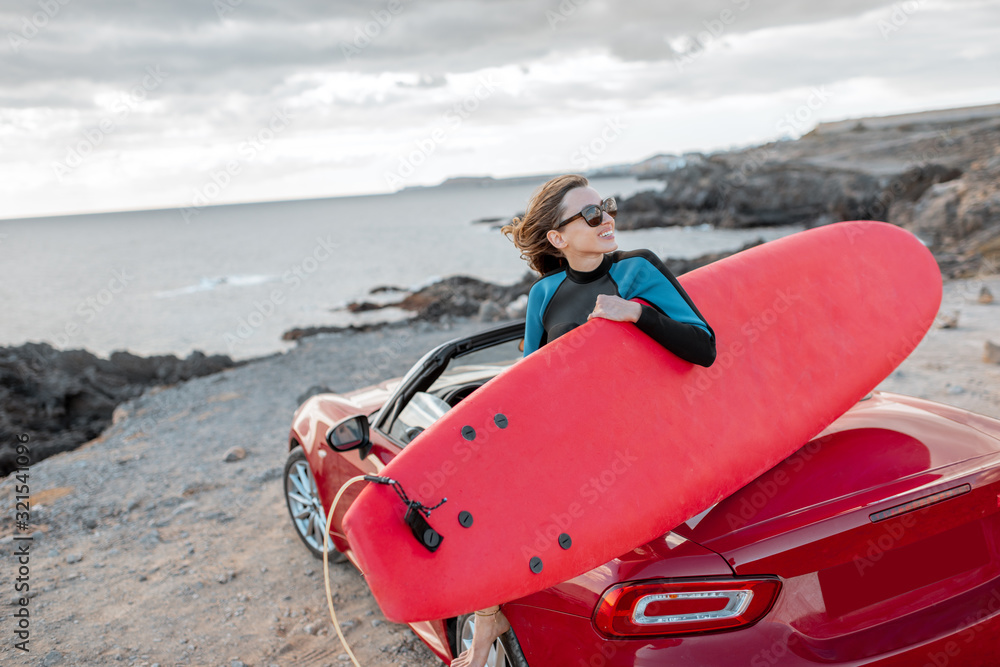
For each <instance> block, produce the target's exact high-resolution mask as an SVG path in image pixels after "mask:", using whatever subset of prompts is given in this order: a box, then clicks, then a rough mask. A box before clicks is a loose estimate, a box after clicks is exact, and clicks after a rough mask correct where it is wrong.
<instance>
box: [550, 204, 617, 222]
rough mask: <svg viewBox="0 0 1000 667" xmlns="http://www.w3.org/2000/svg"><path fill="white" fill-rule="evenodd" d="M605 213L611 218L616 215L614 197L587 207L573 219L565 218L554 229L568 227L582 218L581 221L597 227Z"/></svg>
mask: <svg viewBox="0 0 1000 667" xmlns="http://www.w3.org/2000/svg"><path fill="white" fill-rule="evenodd" d="M605 213H607V214H608V215H610V216H611V217H612V218H614V217H615V216H616V215H618V202H616V201H615V198H614V197H608V198H607V199H605V200H604V201H602V202H601V203H600V204H591V205H590V206H587V207H586V208H584V209H583V210H582V211H580V212H579V213H577V214H576V215H574V216H573V217H571V218H566V219H565V220H563V221H562V222H560V223H559V224H558V225H556V229H559V228H560V227H562V226H563V225H568V224H569V223H571V222H573V221H574V220H576V219H577V218H583V221H584V222H586V223H587V224H588V225H590V226H591V227H597V226H599V225H600V224H601V223H602V222H604V214H605Z"/></svg>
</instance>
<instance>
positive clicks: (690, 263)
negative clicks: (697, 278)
mask: <svg viewBox="0 0 1000 667" xmlns="http://www.w3.org/2000/svg"><path fill="white" fill-rule="evenodd" d="M763 242H764V239H760V238H759V239H757V240H756V241H751V242H750V243H747V244H746V245H744V246H743V247H742V248H740V249H739V250H730V251H725V252H710V253H707V254H705V255H701V256H699V257H695V258H693V259H683V258H679V257H665V258H664V259H663V263H664V264H665V265H666V266H667V268H668V269H670V272H671V273H673V274H674V275H675V276H681V275H684V274H685V273H687V272H688V271H694V270H695V269H700V268H701V267H703V266H705V265H707V264H711V263H712V262H717V261H719V260H720V259H725V258H726V257H729V256H730V255H735V254H736V253H738V252H741V251H743V250H746V249H747V248H753V247H755V246H759V245H760V244H761V243H763Z"/></svg>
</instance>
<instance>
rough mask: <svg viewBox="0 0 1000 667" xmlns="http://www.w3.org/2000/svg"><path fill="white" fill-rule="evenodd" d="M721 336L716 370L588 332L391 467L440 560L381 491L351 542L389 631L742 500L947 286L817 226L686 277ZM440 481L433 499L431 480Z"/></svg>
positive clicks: (579, 567)
mask: <svg viewBox="0 0 1000 667" xmlns="http://www.w3.org/2000/svg"><path fill="white" fill-rule="evenodd" d="M679 281H680V282H681V284H682V285H683V286H684V288H685V290H686V291H687V292H688V294H689V295H690V296H691V298H692V300H693V301H694V302H695V304H697V306H698V308H699V310H700V311H701V313H702V314H703V315H704V316H705V318H706V320H707V321H708V322H709V323H710V324H711V325H712V327H713V329H714V331H715V332H716V340H717V357H716V361H715V363H714V364H713V365H712V366H711V367H709V368H703V367H699V366H695V365H692V364H689V363H687V362H685V361H682V360H681V359H679V358H678V357H676V356H674V355H673V354H671V353H669V352H668V351H666V350H665V349H663V348H662V347H660V346H659V345H657V344H656V343H655V342H654V341H653V340H652V339H650V338H649V337H647V336H646V335H645V334H643V333H642V332H641V331H639V330H638V329H637V328H636V327H635V325H633V324H631V323H621V322H611V321H608V320H603V319H594V320H590V321H589V322H587V323H586V324H584V325H582V326H580V327H578V328H576V329H574V330H573V331H571V332H569V333H567V334H565V335H563V336H561V337H560V338H558V339H556V340H554V341H552V342H551V343H549V344H547V345H545V346H543V347H542V348H541V349H539V350H538V351H536V352H534V353H532V354H530V355H528V356H527V357H525V358H524V359H521V360H519V361H518V362H517V363H515V364H514V365H513V366H511V367H509V368H507V369H506V370H504V371H503V372H501V373H500V374H499V375H497V376H496V377H495V378H493V379H492V380H490V381H489V382H487V383H486V384H485V385H484V386H482V387H481V388H479V389H478V390H476V391H475V392H474V393H473V394H471V395H470V396H469V397H468V398H466V399H465V400H463V401H462V402H461V403H460V404H458V405H457V406H456V407H455V408H453V409H452V410H450V411H449V412H447V413H446V414H445V415H444V416H443V417H442V418H441V419H440V420H438V421H437V422H435V423H434V424H433V425H432V426H431V427H430V428H428V429H427V430H425V431H424V432H423V433H422V434H420V435H419V436H418V437H417V438H416V439H414V441H413V442H412V443H410V444H409V445H407V446H406V448H405V449H404V450H403V452H402V453H401V454H400V455H399V456H398V457H396V458H395V459H394V460H393V461H392V462H390V463H389V465H388V466H387V467H386V468H385V469H384V471H383V472H382V474H383V475H384V476H386V477H389V478H392V479H395V480H398V481H399V482H400V483H401V484H402V485H403V487H404V488H405V490H406V492H407V493H408V494H409V497H411V498H413V499H416V500H418V501H420V502H421V503H423V504H424V505H426V506H428V507H431V506H433V505H435V504H436V503H438V502H439V501H440V500H441V499H442V498H444V497H446V498H447V499H448V500H447V502H446V503H445V504H443V505H442V506H441V507H439V508H437V509H435V510H434V511H433V512H432V513H431V515H430V517H429V518H427V522H428V524H429V525H430V526H431V527H432V528H433V530H434V531H436V533H437V535H438V537H436V538H433V539H432V541H433V542H435V549H434V550H433V551H431V550H430V549H429V548H428V547H427V546H425V545H424V544H421V543H420V542H419V541H418V540H417V538H416V536H415V532H414V530H413V529H411V526H410V525H408V524H407V523H406V521H405V520H404V515H405V512H406V509H407V508H406V505H405V504H404V503H403V501H402V500H401V499H400V497H399V496H398V494H397V493H396V491H395V490H394V489H393V488H392V487H390V486H385V485H381V484H369V485H367V487H366V488H365V489H364V490H363V491H362V492H361V494H360V495H359V497H358V499H357V500H356V501H355V503H354V504H353V505H352V506H351V508H350V509H349V511H348V512H347V514H346V516H345V519H344V527H345V533H346V536H347V538H348V541H349V542H350V545H351V548H352V550H353V552H354V555H355V558H356V559H357V562H358V565H359V566H360V568H361V570H362V571H363V572H364V574H365V577H366V579H367V581H368V585H369V586H370V587H371V590H372V593H373V594H374V596H375V599H376V600H377V601H378V603H379V606H380V607H381V608H382V611H383V612H384V613H385V615H386V617H387V618H388V619H389V620H391V621H395V622H414V621H422V620H429V619H440V618H448V617H452V616H458V615H459V614H462V613H466V612H469V611H472V610H475V609H482V608H484V607H487V606H490V605H493V604H498V603H502V602H506V601H510V600H513V599H516V598H519V597H522V596H524V595H528V594H530V593H533V592H536V591H539V590H542V589H544V588H548V587H549V586H552V585H554V584H556V583H558V582H561V581H564V580H566V579H568V578H571V577H575V576H578V575H580V574H583V573H585V572H587V571H589V570H591V569H593V568H595V567H597V566H599V565H601V564H603V563H605V562H607V561H609V560H611V559H613V558H615V557H616V556H619V555H621V554H623V553H627V552H628V551H630V550H632V549H634V548H636V547H638V546H640V545H642V544H645V543H646V542H648V541H650V540H653V539H655V538H657V537H659V536H661V535H663V534H664V533H666V532H668V531H669V530H670V529H672V528H674V527H675V526H677V525H678V524H680V523H681V522H683V521H685V520H687V519H689V518H690V517H692V516H694V515H696V514H698V513H699V512H701V511H702V510H704V509H706V508H707V507H709V506H711V505H712V504H714V503H716V502H717V501H719V500H721V499H722V498H724V497H726V496H728V495H729V494H731V493H733V492H734V491H736V490H737V489H739V488H741V487H742V486H744V485H745V484H747V483H748V482H750V481H752V480H753V479H755V478H756V477H757V476H759V475H760V474H761V473H763V472H765V471H766V470H768V469H769V468H771V467H773V466H774V465H775V464H777V463H778V462H780V461H781V460H782V459H784V458H786V457H788V456H789V455H790V454H792V453H793V452H794V451H795V450H797V449H798V448H799V447H801V446H802V445H803V444H804V443H806V442H807V441H808V440H809V439H810V438H812V437H813V436H815V435H816V434H818V433H819V432H820V431H822V430H823V429H824V428H825V427H826V426H828V425H829V424H830V423H831V422H833V421H834V420H835V419H836V418H837V417H839V416H840V415H841V414H843V413H844V412H845V411H846V410H847V409H848V408H849V407H851V406H852V405H853V404H854V403H856V402H857V401H858V400H859V399H861V398H862V397H864V396H865V395H866V394H867V393H868V392H869V391H871V390H872V389H873V388H875V386H876V385H877V384H878V383H879V382H880V381H881V380H882V379H884V378H885V377H886V376H887V375H889V373H891V372H892V370H893V369H894V368H895V367H896V366H897V365H898V364H899V363H900V362H901V361H902V360H903V359H905V358H906V356H907V355H908V354H909V353H910V352H911V351H912V350H913V348H915V347H916V345H917V343H919V341H920V340H921V338H922V337H923V335H924V334H925V333H926V331H927V329H928V328H929V327H930V325H931V323H932V322H933V320H934V317H935V315H936V314H937V312H938V307H939V305H940V301H941V274H940V271H939V269H938V267H937V264H936V262H935V260H934V258H933V256H932V255H931V254H930V252H929V251H928V250H927V249H926V248H925V247H924V246H923V245H922V244H921V243H920V241H919V240H918V239H917V238H916V237H915V236H913V235H912V234H910V233H909V232H907V231H905V230H903V229H900V228H898V227H895V226H893V225H889V224H886V223H881V222H869V221H856V222H844V223H836V224H832V225H827V226H824V227H819V228H815V229H811V230H806V231H802V232H799V233H796V234H793V235H790V236H787V237H784V238H781V239H778V240H775V241H771V242H769V243H766V244H763V245H760V246H757V247H755V248H751V249H748V250H745V251H743V252H740V253H737V254H735V255H733V256H730V257H728V258H726V259H723V260H720V261H718V262H715V263H713V264H710V265H708V266H705V267H703V268H700V269H698V270H695V271H692V272H691V273H688V274H685V275H684V276H682V277H680V278H679ZM428 480H433V481H434V483H433V484H428V483H426V482H428Z"/></svg>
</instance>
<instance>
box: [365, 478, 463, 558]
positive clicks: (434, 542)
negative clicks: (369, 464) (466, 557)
mask: <svg viewBox="0 0 1000 667" xmlns="http://www.w3.org/2000/svg"><path fill="white" fill-rule="evenodd" d="M364 479H366V480H367V481H369V482H375V483H376V484H386V485H388V486H391V487H392V490H393V491H395V492H396V495H397V496H399V499H400V500H402V501H403V504H404V505H406V515H405V516H404V517H403V520H404V521H406V525H408V526H409V527H410V531H411V532H412V533H413V537H415V538H417V542H420V544H422V545H423V546H424V548H425V549H427V550H428V551H430V552H431V553H434V552H435V551H437V549H438V547H439V546H441V541H442V540H443V539H444V538H443V537H442V536H441V533H439V532H437V531H436V530H434V529H433V528H432V527H431V524H430V523H428V522H427V519H429V518H430V516H431V512H433V511H434V510H436V509H437V508H439V507H441V506H442V505H444V504H445V503H446V502H448V499H447V498H442V499H441V502H439V503H438V504H437V505H435V506H434V507H427V505H424V504H423V503H422V502H420V501H419V500H411V499H410V497H409V496H408V495H406V490H405V489H404V488H403V485H402V484H400V483H399V482H398V481H397V480H394V479H392V478H391V477H379V476H378V475H365V476H364Z"/></svg>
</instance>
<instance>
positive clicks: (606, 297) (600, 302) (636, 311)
mask: <svg viewBox="0 0 1000 667" xmlns="http://www.w3.org/2000/svg"><path fill="white" fill-rule="evenodd" d="M640 315H642V305H641V304H638V303H636V302H635V301H626V300H625V299H623V298H621V297H620V296H612V295H611V294H598V295H597V305H595V306H594V311H593V312H592V313H590V315H588V316H587V319H588V320H589V319H590V318H592V317H603V318H604V319H606V320H614V321H615V322H638V321H639V316H640Z"/></svg>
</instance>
